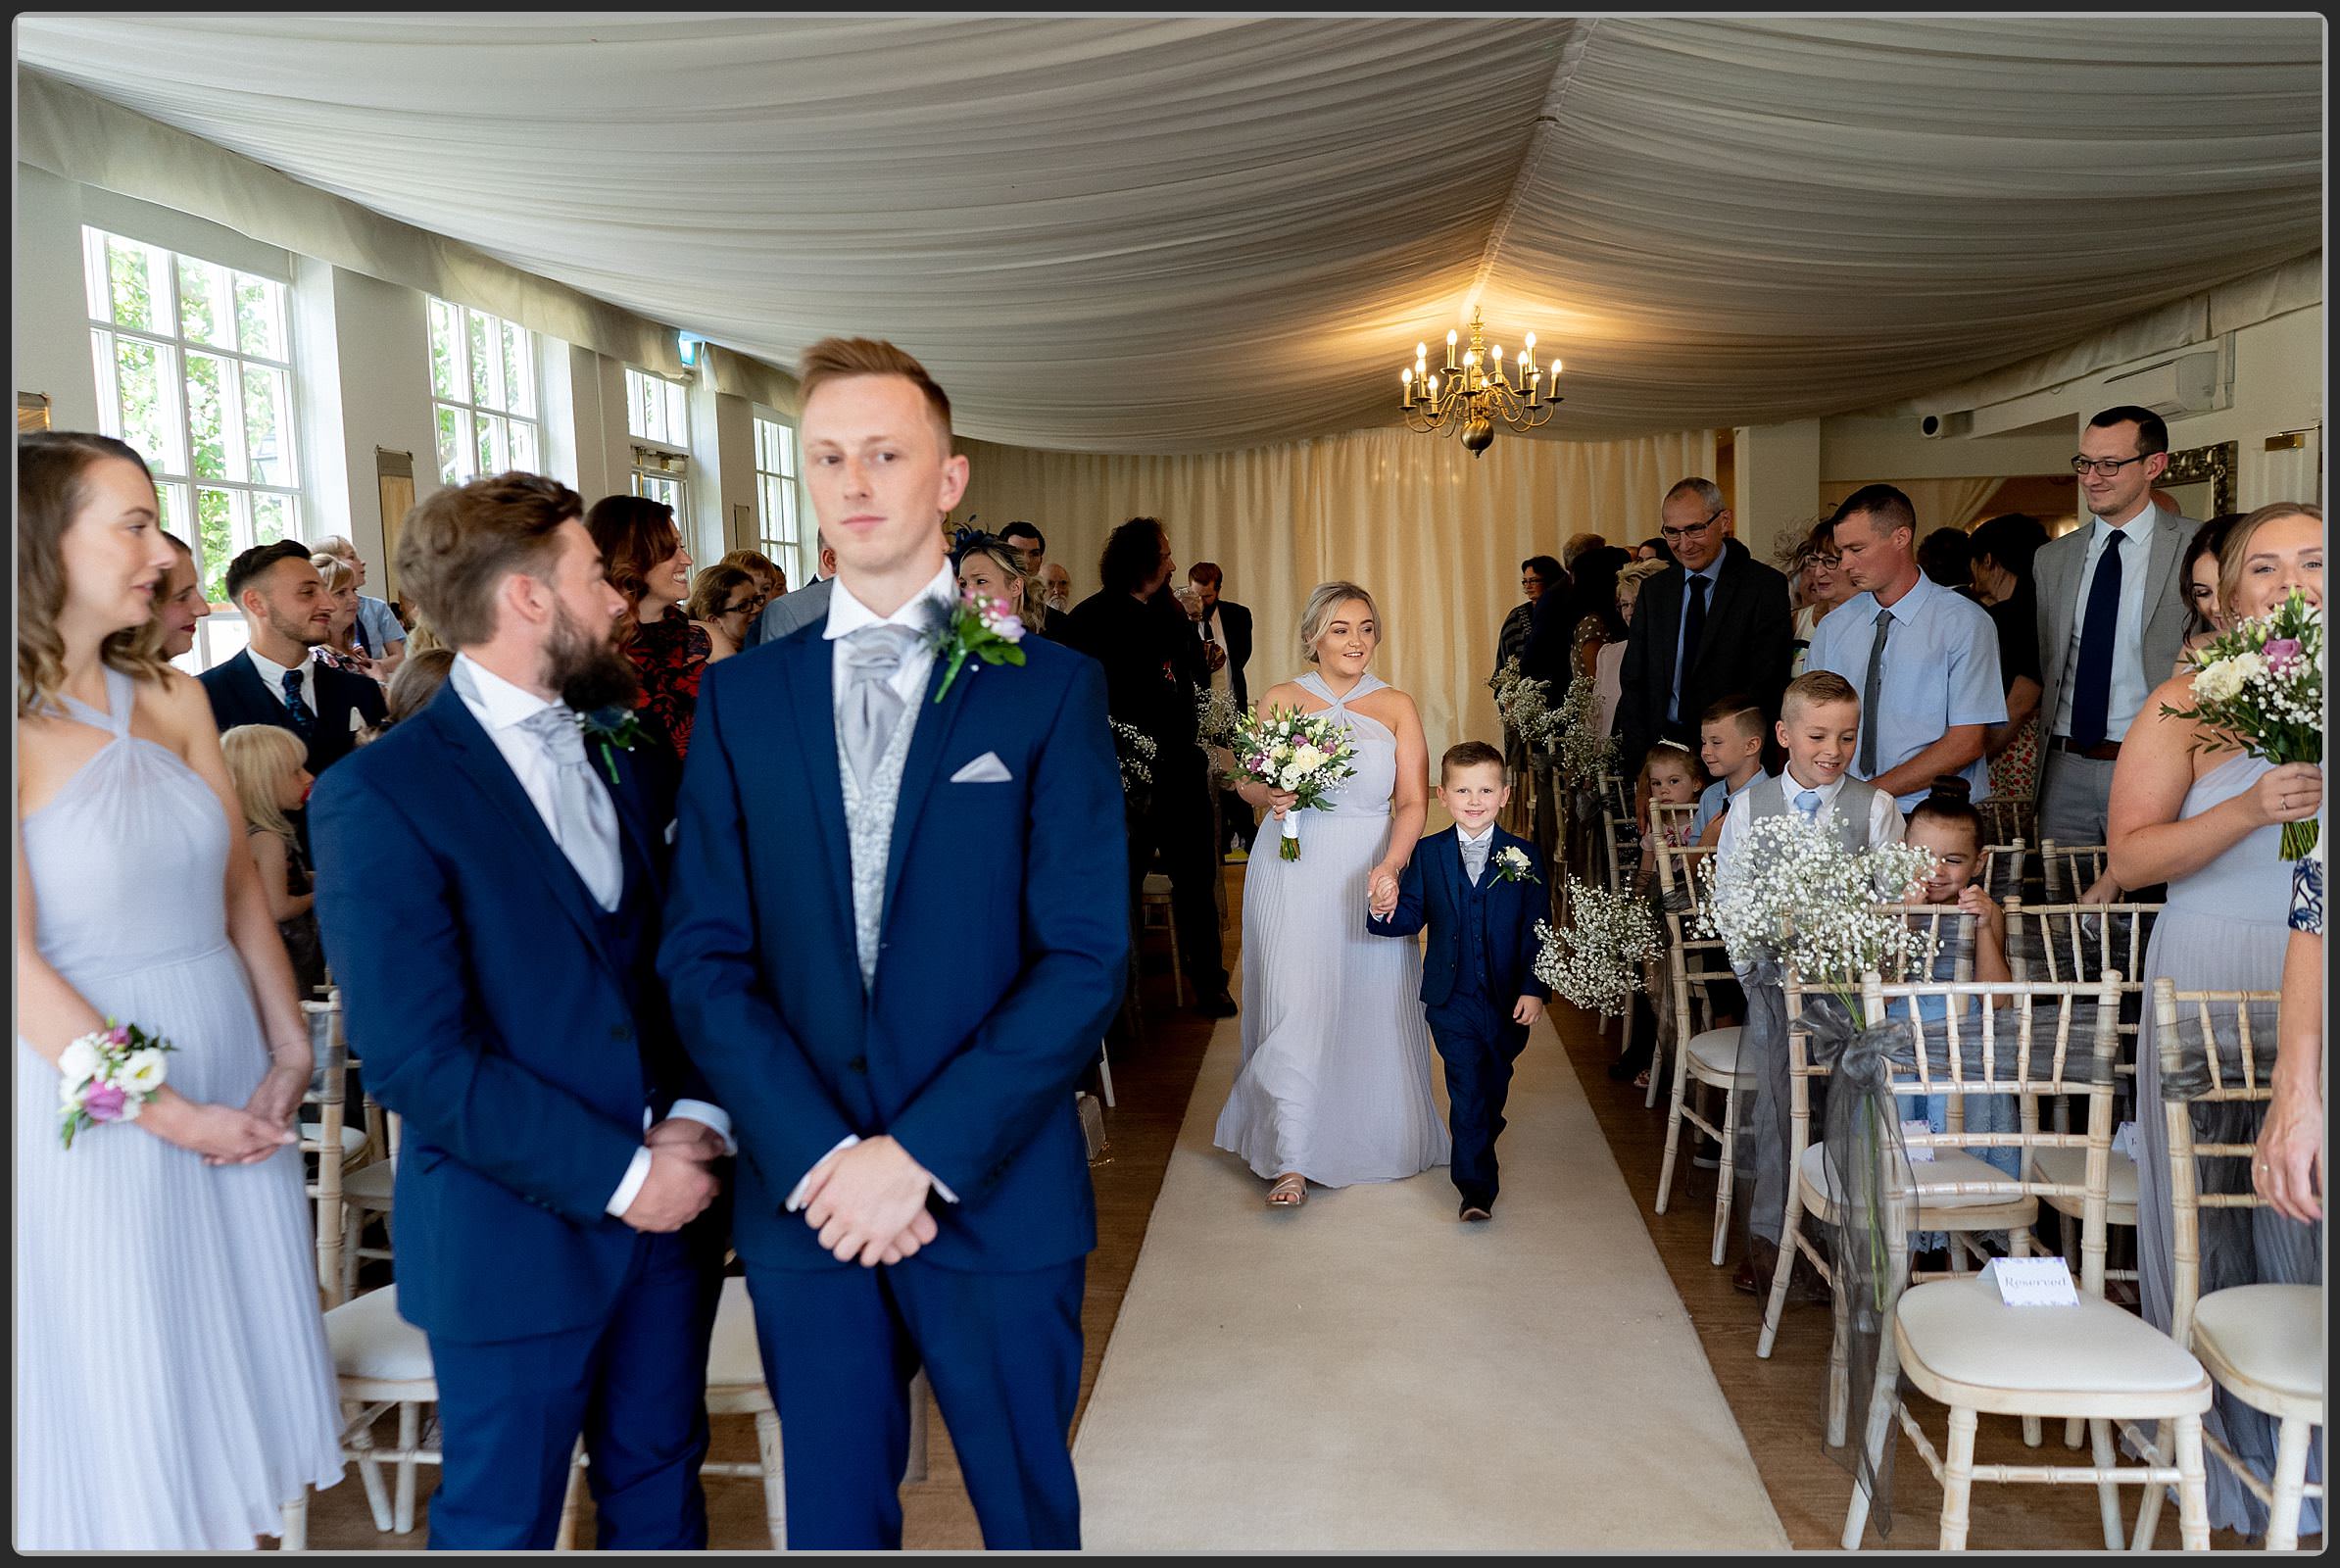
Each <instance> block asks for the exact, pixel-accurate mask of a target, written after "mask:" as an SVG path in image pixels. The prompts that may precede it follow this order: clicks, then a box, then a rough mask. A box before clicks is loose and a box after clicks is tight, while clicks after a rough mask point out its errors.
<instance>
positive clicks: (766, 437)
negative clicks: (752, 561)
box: [756, 414, 811, 584]
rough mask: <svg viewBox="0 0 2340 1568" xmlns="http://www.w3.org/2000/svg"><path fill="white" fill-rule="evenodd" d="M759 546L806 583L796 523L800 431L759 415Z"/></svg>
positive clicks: (792, 577) (807, 576) (808, 576)
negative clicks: (798, 439) (798, 434)
mask: <svg viewBox="0 0 2340 1568" xmlns="http://www.w3.org/2000/svg"><path fill="white" fill-rule="evenodd" d="M756 548H757V549H758V550H760V551H762V552H763V553H764V554H765V555H767V556H769V557H770V558H771V559H772V560H773V561H775V562H778V563H779V564H782V565H784V566H786V567H787V568H788V580H789V581H790V582H791V583H792V584H795V583H804V582H808V581H810V580H811V574H810V573H809V572H807V571H805V570H804V549H803V540H802V538H801V536H800V533H799V530H798V527H797V433H796V431H794V430H793V429H791V428H789V427H788V426H787V425H785V424H783V423H781V422H780V421H779V420H778V419H767V418H765V417H763V416H762V415H760V414H759V415H757V416H756Z"/></svg>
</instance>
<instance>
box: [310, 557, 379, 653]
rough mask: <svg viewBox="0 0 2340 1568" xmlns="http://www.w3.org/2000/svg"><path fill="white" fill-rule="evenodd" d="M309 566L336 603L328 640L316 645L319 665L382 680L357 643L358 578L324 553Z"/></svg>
mask: <svg viewBox="0 0 2340 1568" xmlns="http://www.w3.org/2000/svg"><path fill="white" fill-rule="evenodd" d="M309 564H311V565H313V566H315V567H316V568H317V575H318V576H319V577H322V578H323V579H324V581H325V597H326V598H328V599H330V600H331V601H332V602H333V623H332V625H331V626H330V627H329V628H328V629H327V631H326V633H325V640H324V641H323V642H321V643H318V644H317V653H316V656H315V657H316V659H317V662H318V663H320V664H323V665H325V666H327V667H328V668H332V669H346V670H348V671H349V672H350V673H351V674H353V675H364V676H366V678H367V679H368V680H378V679H380V678H381V677H380V676H379V674H378V673H377V672H376V670H375V668H374V662H373V661H372V660H371V659H369V658H367V657H366V649H365V647H364V646H363V645H362V644H361V643H360V642H359V640H358V574H357V573H356V572H354V571H352V570H350V565H349V563H348V562H346V561H344V560H342V559H341V558H340V557H339V556H328V555H325V554H323V553H321V552H320V553H318V554H317V555H314V556H311V557H310V558H309Z"/></svg>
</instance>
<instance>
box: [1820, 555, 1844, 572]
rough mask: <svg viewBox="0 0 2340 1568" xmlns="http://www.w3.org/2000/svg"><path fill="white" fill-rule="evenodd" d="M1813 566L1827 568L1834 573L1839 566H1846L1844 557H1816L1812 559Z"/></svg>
mask: <svg viewBox="0 0 2340 1568" xmlns="http://www.w3.org/2000/svg"><path fill="white" fill-rule="evenodd" d="M1812 564H1814V565H1816V566H1826V567H1827V568H1828V570H1830V571H1834V570H1835V569H1836V568H1837V567H1838V566H1840V565H1842V564H1844V558H1843V557H1842V556H1821V555H1815V556H1814V557H1813V558H1812Z"/></svg>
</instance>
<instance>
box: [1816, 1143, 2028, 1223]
mask: <svg viewBox="0 0 2340 1568" xmlns="http://www.w3.org/2000/svg"><path fill="white" fill-rule="evenodd" d="M1796 1171H1797V1174H1798V1175H1799V1176H1801V1177H1802V1178H1803V1183H1804V1190H1805V1191H1806V1192H1808V1193H1812V1194H1816V1195H1818V1196H1820V1197H1822V1198H1825V1199H1827V1200H1828V1208H1829V1209H1830V1210H1831V1211H1832V1210H1834V1209H1837V1208H1840V1207H1842V1206H1843V1200H1842V1198H1841V1197H1840V1196H1839V1195H1838V1193H1837V1191H1836V1188H1835V1185H1834V1183H1833V1181H1832V1180H1831V1179H1830V1178H1831V1177H1832V1176H1833V1175H1834V1173H1833V1172H1832V1171H1830V1170H1829V1169H1828V1146H1827V1145H1825V1144H1811V1145H1807V1146H1806V1147H1805V1150H1804V1157H1803V1158H1802V1159H1801V1160H1798V1161H1797V1162H1796ZM1910 1172H1911V1174H1912V1175H1913V1176H1915V1177H1916V1178H1917V1182H1918V1186H1919V1188H1920V1189H1921V1191H1920V1193H1919V1196H1918V1218H1919V1223H1918V1224H1917V1225H1916V1226H1915V1227H1914V1228H1915V1229H1918V1230H1931V1229H1937V1228H1939V1227H1937V1226H1930V1225H1927V1224H1926V1223H1925V1221H1926V1216H1927V1215H1929V1214H1930V1215H1940V1214H1942V1213H1944V1212H1945V1211H1949V1210H1955V1209H1961V1208H1993V1209H1995V1208H2005V1207H2007V1206H2009V1205H2010V1204H2018V1205H2020V1204H2023V1203H2030V1202H2031V1200H2029V1199H2026V1198H2024V1197H2023V1196H2022V1195H2021V1194H2019V1193H1941V1194H1934V1193H1927V1192H1925V1191H1923V1189H1924V1188H1926V1186H1927V1185H1928V1184H1930V1183H1934V1182H2003V1181H2008V1180H2010V1179H2011V1178H2010V1177H2009V1176H2008V1174H2007V1173H2006V1172H2005V1171H2003V1170H2001V1169H1999V1168H1998V1167H1997V1166H1996V1165H1992V1164H1988V1163H1986V1162H1984V1161H1982V1160H1979V1159H1976V1158H1975V1157H1974V1155H1973V1154H1970V1153H1968V1152H1966V1151H1965V1150H1963V1149H1936V1150H1935V1151H1934V1152H1933V1158H1932V1159H1930V1160H1922V1161H1918V1162H1915V1163H1913V1164H1912V1165H1911V1166H1910ZM2032 1206H2033V1208H2034V1209H2036V1207H2037V1205H2036V1203H2033V1204H2032Z"/></svg>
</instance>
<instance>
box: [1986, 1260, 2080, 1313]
mask: <svg viewBox="0 0 2340 1568" xmlns="http://www.w3.org/2000/svg"><path fill="white" fill-rule="evenodd" d="M1985 1272H1987V1273H1988V1274H1989V1275H1990V1277H1991V1280H1992V1283H1994V1284H1996V1285H1997V1286H1998V1287H1999V1299H2000V1300H2002V1301H2004V1302H2006V1303H2007V1304H2008V1305H2009V1306H2077V1305H2079V1304H2080V1293H2079V1292H2078V1291H2076V1290H2074V1289H2073V1288H2072V1265H2071V1264H2069V1263H2067V1262H2065V1261H2064V1259H2062V1258H2060V1257H1994V1258H1992V1259H1991V1260H1990V1266H1989V1268H1988V1269H1987V1270H1985Z"/></svg>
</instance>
